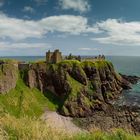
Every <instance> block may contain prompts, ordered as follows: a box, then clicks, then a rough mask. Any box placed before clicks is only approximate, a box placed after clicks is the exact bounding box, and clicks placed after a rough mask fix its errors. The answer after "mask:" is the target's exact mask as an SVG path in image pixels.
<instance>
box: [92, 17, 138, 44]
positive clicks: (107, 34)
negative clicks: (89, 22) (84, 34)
mask: <svg viewBox="0 0 140 140" xmlns="http://www.w3.org/2000/svg"><path fill="white" fill-rule="evenodd" d="M96 26H97V28H98V30H99V31H100V32H102V34H104V37H99V38H92V40H94V41H98V42H99V43H102V44H113V45H127V46H134V45H135V46H137V45H140V22H139V21H133V22H125V21H122V20H117V19H108V20H106V21H102V22H99V23H96Z"/></svg>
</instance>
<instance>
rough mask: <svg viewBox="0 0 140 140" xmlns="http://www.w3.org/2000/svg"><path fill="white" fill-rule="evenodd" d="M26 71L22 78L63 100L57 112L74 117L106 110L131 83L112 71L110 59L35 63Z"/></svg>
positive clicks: (32, 85)
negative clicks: (111, 101) (110, 102)
mask: <svg viewBox="0 0 140 140" xmlns="http://www.w3.org/2000/svg"><path fill="white" fill-rule="evenodd" d="M27 73H28V74H27V75H26V78H25V79H26V83H27V85H28V86H29V87H30V88H38V89H40V90H41V91H42V92H43V93H45V92H46V91H48V90H49V91H51V92H52V94H55V95H57V96H58V97H59V98H60V101H61V103H62V104H61V106H60V107H59V112H60V113H61V114H63V115H66V116H73V117H84V116H89V115H92V113H93V112H94V111H95V110H106V108H107V104H109V101H110V100H112V99H115V98H117V97H118V95H119V94H120V93H121V91H122V90H123V89H129V88H130V87H131V83H130V82H128V81H127V80H125V79H124V78H122V77H121V76H120V75H119V74H117V73H116V72H115V70H114V68H113V65H112V63H110V62H108V61H105V60H100V61H95V62H90V61H89V62H87V61H85V62H78V61H73V60H69V61H63V62H61V63H58V64H45V63H36V64H32V65H31V66H30V68H29V70H28V72H27Z"/></svg>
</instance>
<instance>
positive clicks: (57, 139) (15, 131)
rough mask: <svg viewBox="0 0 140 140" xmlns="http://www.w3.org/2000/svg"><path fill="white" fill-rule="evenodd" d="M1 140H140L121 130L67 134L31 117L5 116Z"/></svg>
mask: <svg viewBox="0 0 140 140" xmlns="http://www.w3.org/2000/svg"><path fill="white" fill-rule="evenodd" d="M0 120H1V121H0V140H139V139H140V136H135V135H132V134H129V133H126V132H124V131H123V130H121V129H118V130H112V131H110V132H109V133H107V132H102V131H99V130H91V131H90V132H89V133H80V134H73V135H71V134H67V133H66V132H63V131H61V130H56V129H52V128H51V127H49V126H48V125H47V123H46V122H44V121H42V120H40V119H36V118H29V117H20V118H16V117H14V116H10V115H8V114H5V115H3V116H1V117H0Z"/></svg>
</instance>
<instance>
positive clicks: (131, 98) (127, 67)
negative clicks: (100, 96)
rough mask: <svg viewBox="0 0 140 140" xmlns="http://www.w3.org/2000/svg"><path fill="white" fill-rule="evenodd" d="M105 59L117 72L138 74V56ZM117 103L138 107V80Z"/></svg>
mask: <svg viewBox="0 0 140 140" xmlns="http://www.w3.org/2000/svg"><path fill="white" fill-rule="evenodd" d="M84 57H86V56H84ZM4 58H5V57H4ZM6 58H11V59H16V60H20V61H36V60H45V56H12V57H6ZM106 59H108V60H110V61H111V62H112V63H113V64H114V67H115V69H116V71H118V72H119V73H122V74H126V75H136V76H140V57H131V56H107V57H106ZM118 104H119V105H128V106H129V105H130V106H137V107H140V81H139V82H138V83H137V84H136V85H133V87H132V89H131V90H128V91H124V92H123V94H122V96H120V98H119V100H118Z"/></svg>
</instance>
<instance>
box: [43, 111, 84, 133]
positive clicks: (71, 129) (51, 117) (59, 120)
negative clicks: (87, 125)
mask: <svg viewBox="0 0 140 140" xmlns="http://www.w3.org/2000/svg"><path fill="white" fill-rule="evenodd" d="M41 119H43V120H45V121H47V123H48V125H49V126H50V127H51V128H54V129H58V130H62V131H64V132H66V133H69V134H73V133H80V132H84V130H82V129H80V128H79V127H77V126H76V125H75V124H73V122H72V118H70V117H64V116H62V115H59V114H58V113H57V112H52V111H46V112H45V113H44V114H43V115H42V117H41Z"/></svg>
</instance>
